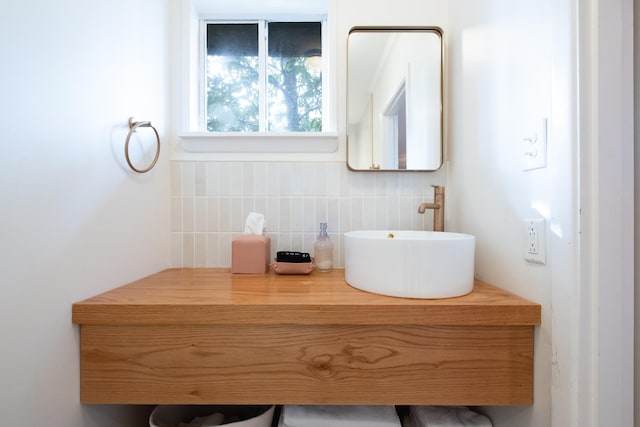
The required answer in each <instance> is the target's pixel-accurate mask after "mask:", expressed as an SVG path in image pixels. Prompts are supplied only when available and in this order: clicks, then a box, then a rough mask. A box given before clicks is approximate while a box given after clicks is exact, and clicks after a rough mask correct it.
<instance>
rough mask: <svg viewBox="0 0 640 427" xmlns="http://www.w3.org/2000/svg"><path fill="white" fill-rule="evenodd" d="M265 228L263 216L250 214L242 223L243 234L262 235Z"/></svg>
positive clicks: (254, 213)
mask: <svg viewBox="0 0 640 427" xmlns="http://www.w3.org/2000/svg"><path fill="white" fill-rule="evenodd" d="M264 228H265V222H264V215H262V214H259V213H256V212H251V213H250V214H249V215H247V219H246V220H245V221H244V234H258V235H260V236H261V235H263V234H264Z"/></svg>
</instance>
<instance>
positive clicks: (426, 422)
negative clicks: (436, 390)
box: [409, 406, 493, 427]
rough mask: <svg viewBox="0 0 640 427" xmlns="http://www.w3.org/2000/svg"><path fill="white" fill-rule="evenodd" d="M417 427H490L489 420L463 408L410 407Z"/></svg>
mask: <svg viewBox="0 0 640 427" xmlns="http://www.w3.org/2000/svg"><path fill="white" fill-rule="evenodd" d="M409 412H410V414H411V418H413V423H414V425H416V426H417V427H462V426H464V427H467V426H472V427H492V425H493V424H491V420H490V419H489V418H487V417H486V416H484V415H481V414H478V413H477V412H474V411H472V410H471V409H469V408H467V407H465V406H412V407H411V408H410V411H409Z"/></svg>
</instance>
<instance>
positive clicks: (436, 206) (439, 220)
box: [418, 185, 444, 231]
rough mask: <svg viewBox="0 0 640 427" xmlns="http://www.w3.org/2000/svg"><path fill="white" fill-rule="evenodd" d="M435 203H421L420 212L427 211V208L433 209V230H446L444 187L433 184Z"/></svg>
mask: <svg viewBox="0 0 640 427" xmlns="http://www.w3.org/2000/svg"><path fill="white" fill-rule="evenodd" d="M432 187H433V203H421V204H420V206H418V213H421V214H423V213H425V211H426V210H427V209H433V231H444V187H443V186H441V185H432Z"/></svg>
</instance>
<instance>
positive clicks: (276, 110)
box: [267, 22, 322, 132]
mask: <svg viewBox="0 0 640 427" xmlns="http://www.w3.org/2000/svg"><path fill="white" fill-rule="evenodd" d="M268 45H269V48H268V51H269V55H268V60H267V68H268V71H267V73H268V74H267V80H268V85H267V86H268V88H267V99H268V101H267V103H268V129H269V130H270V131H290V132H321V131H322V26H321V24H320V23H319V22H271V23H269V28H268Z"/></svg>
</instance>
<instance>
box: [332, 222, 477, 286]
mask: <svg viewBox="0 0 640 427" xmlns="http://www.w3.org/2000/svg"><path fill="white" fill-rule="evenodd" d="M344 248H345V279H346V281H347V283H348V284H349V285H351V286H353V287H354V288H358V289H361V290H363V291H368V292H373V293H376V294H381V295H389V296H395V297H405V298H451V297H457V296H461V295H465V294H468V293H469V292H471V291H472V290H473V266H474V251H475V237H474V236H472V235H470V234H461V233H449V232H434V231H386V230H371V231H351V232H348V233H345V235H344Z"/></svg>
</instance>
